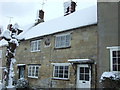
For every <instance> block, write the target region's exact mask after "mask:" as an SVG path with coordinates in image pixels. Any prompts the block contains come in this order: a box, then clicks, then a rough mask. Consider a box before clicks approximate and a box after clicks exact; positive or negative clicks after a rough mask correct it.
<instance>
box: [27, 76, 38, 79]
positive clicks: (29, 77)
mask: <svg viewBox="0 0 120 90" xmlns="http://www.w3.org/2000/svg"><path fill="white" fill-rule="evenodd" d="M28 78H34V79H38V77H32V76H28Z"/></svg>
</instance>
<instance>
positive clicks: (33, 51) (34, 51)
mask: <svg viewBox="0 0 120 90" xmlns="http://www.w3.org/2000/svg"><path fill="white" fill-rule="evenodd" d="M40 51H41V50H37V51H31V52H40Z"/></svg>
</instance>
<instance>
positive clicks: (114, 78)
mask: <svg viewBox="0 0 120 90" xmlns="http://www.w3.org/2000/svg"><path fill="white" fill-rule="evenodd" d="M100 82H101V83H102V85H103V87H104V88H120V72H104V73H103V74H102V76H101V78H100Z"/></svg>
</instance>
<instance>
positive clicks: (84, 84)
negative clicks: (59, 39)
mask: <svg viewBox="0 0 120 90" xmlns="http://www.w3.org/2000/svg"><path fill="white" fill-rule="evenodd" d="M90 87H91V69H90V67H89V66H88V64H80V65H78V66H77V88H90Z"/></svg>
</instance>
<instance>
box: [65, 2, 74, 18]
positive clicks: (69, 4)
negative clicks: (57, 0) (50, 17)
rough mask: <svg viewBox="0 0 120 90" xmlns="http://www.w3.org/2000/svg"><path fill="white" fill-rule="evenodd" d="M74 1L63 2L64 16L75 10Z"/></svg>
mask: <svg viewBox="0 0 120 90" xmlns="http://www.w3.org/2000/svg"><path fill="white" fill-rule="evenodd" d="M75 9H76V3H75V2H74V1H72V0H70V1H67V2H64V16H66V15H69V14H70V13H73V12H75Z"/></svg>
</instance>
